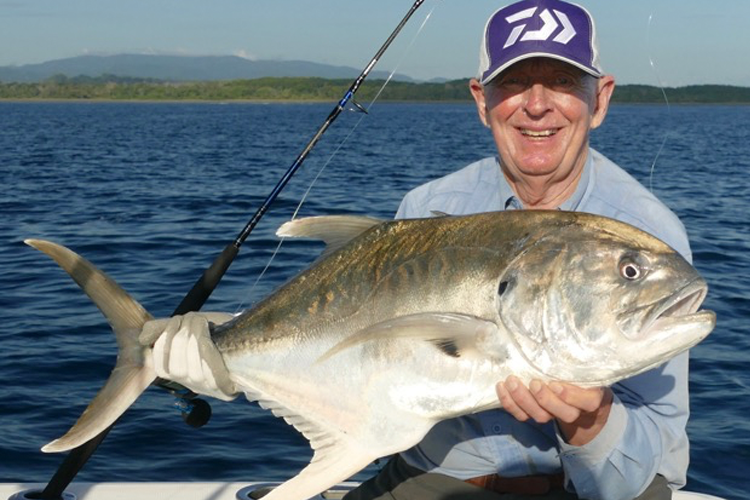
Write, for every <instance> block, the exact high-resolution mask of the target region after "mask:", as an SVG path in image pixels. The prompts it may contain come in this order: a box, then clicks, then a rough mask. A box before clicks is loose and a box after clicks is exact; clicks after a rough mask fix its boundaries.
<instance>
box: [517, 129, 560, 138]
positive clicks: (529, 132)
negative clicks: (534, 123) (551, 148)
mask: <svg viewBox="0 0 750 500" xmlns="http://www.w3.org/2000/svg"><path fill="white" fill-rule="evenodd" d="M521 133H522V134H523V135H527V136H529V137H550V136H553V135H555V134H556V133H557V129H549V130H539V131H536V130H528V129H525V128H524V129H521Z"/></svg>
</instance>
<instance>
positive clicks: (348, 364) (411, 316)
mask: <svg viewBox="0 0 750 500" xmlns="http://www.w3.org/2000/svg"><path fill="white" fill-rule="evenodd" d="M278 234H279V235H282V236H304V237H311V238H320V239H323V240H325V241H326V242H327V243H328V248H327V250H326V252H325V253H324V254H323V255H322V256H321V258H320V259H319V260H318V261H317V262H316V263H314V264H313V265H312V266H311V267H309V268H308V269H307V270H305V271H303V272H302V273H300V274H299V275H298V276H296V277H295V278H293V279H292V280H291V281H289V282H288V283H286V284H285V285H284V286H282V287H281V288H280V289H278V290H277V291H276V292H274V293H273V294H271V295H270V296H268V297H267V298H266V299H264V300H263V301H261V302H259V303H258V304H257V305H255V306H254V307H252V308H251V309H249V310H247V311H246V312H244V313H243V314H242V315H240V316H238V317H237V318H235V319H233V320H231V321H229V322H228V323H224V324H221V325H219V326H215V327H214V328H213V330H212V333H211V339H212V340H213V342H214V344H215V345H216V347H217V348H218V350H219V352H220V353H221V357H222V359H223V361H224V363H225V365H226V367H227V369H228V371H229V373H230V376H231V379H232V381H233V383H234V384H235V385H236V387H237V388H239V389H241V390H242V391H245V393H246V394H247V396H248V398H249V399H251V400H257V401H259V402H260V403H261V405H262V406H264V407H265V408H268V409H270V410H271V411H273V413H274V414H275V415H277V416H279V417H283V418H284V419H285V420H286V421H287V422H288V423H290V424H291V425H293V426H294V427H295V428H296V429H297V430H298V431H299V432H301V433H302V434H303V435H304V436H305V437H306V438H307V439H308V440H309V441H310V445H311V447H312V448H313V449H314V450H315V452H314V456H313V459H312V461H311V463H310V464H309V465H308V466H307V467H306V468H305V469H304V470H303V471H302V472H300V473H299V474H298V475H297V476H295V477H294V478H292V479H290V480H289V481H287V482H286V483H284V484H283V485H281V486H280V487H279V488H277V489H276V490H274V491H273V492H272V493H271V494H269V495H268V496H267V497H266V498H268V499H277V498H278V499H282V498H283V499H286V500H295V499H298V500H302V499H305V498H308V497H310V496H313V495H315V494H317V493H319V492H321V491H324V490H325V489H326V488H328V487H330V486H332V485H334V484H336V483H338V482H340V481H342V480H345V479H346V478H348V477H349V476H351V475H352V474H354V473H356V472H357V471H359V470H360V469H362V468H364V467H365V466H366V465H367V464H369V463H370V462H372V461H373V460H375V459H377V458H379V457H382V456H386V455H390V454H393V453H396V452H399V451H402V450H404V449H407V448H409V447H410V446H412V445H414V444H416V443H417V442H419V441H420V440H421V439H422V437H423V436H424V435H425V434H426V433H427V431H428V430H429V429H430V428H431V427H432V426H433V425H434V424H435V423H436V422H438V421H440V420H443V419H446V418H450V417H455V416H458V415H462V414H468V413H472V412H477V411H481V410H487V409H491V408H497V407H498V406H499V401H498V398H497V396H496V394H495V383H496V382H498V381H499V380H502V379H505V378H506V377H507V376H509V375H511V374H513V375H516V376H518V377H519V378H520V379H522V380H523V381H526V382H528V381H530V380H531V379H533V378H538V379H542V380H546V381H553V380H558V381H565V382H570V383H574V384H577V385H580V386H601V385H610V384H612V383H614V382H616V381H618V380H621V379H623V378H626V377H630V376H633V375H636V374H638V373H641V372H643V371H646V370H648V369H650V368H653V367H656V366H658V365H660V364H662V363H664V362H665V361H667V360H668V359H670V358H671V357H673V356H675V355H677V354H679V353H681V352H683V351H685V350H687V349H688V348H690V347H692V346H694V345H695V344H697V343H698V342H699V341H701V340H702V339H703V338H704V337H706V335H708V333H709V332H710V331H711V330H712V329H713V327H714V325H715V315H714V313H713V312H711V311H700V312H698V308H699V306H700V304H701V303H702V301H703V299H704V297H705V296H706V291H707V287H706V283H705V282H704V281H703V280H702V279H701V277H700V276H699V275H698V273H697V272H696V271H695V269H694V268H693V267H692V266H691V265H690V264H689V263H688V262H686V261H685V260H684V259H683V258H682V257H681V256H680V255H679V254H678V253H677V252H675V251H674V250H673V249H671V248H670V247H669V246H667V245H666V244H664V243H663V242H661V241H660V240H658V239H656V238H654V237H652V236H650V235H648V234H646V233H644V232H643V231H640V230H638V229H636V228H634V227H632V226H629V225H627V224H624V223H621V222H617V221H614V220H611V219H607V218H603V217H599V216H594V215H588V214H582V213H568V212H559V211H555V212H504V213H487V214H479V215H471V216H461V217H450V216H445V217H436V218H431V219H418V220H398V221H388V222H382V221H378V220H374V219H369V218H365V217H336V216H333V217H312V218H306V219H300V220H295V221H292V222H288V223H286V224H284V225H283V226H282V227H281V229H280V230H279V232H278ZM27 243H29V244H30V245H32V246H34V247H35V248H37V249H39V250H41V251H43V252H45V253H47V254H48V255H50V256H51V257H52V258H53V259H55V260H56V261H57V262H58V263H59V264H60V265H61V266H62V267H63V268H64V269H65V270H66V271H68V273H70V275H71V276H72V277H73V279H74V280H75V281H76V282H77V283H78V284H79V285H80V286H81V287H82V288H83V289H84V291H85V292H86V293H87V294H88V295H89V296H90V297H91V298H92V299H93V300H94V302H95V303H96V304H97V306H98V307H99V308H100V309H101V310H102V312H103V313H104V314H105V315H106V316H107V318H108V320H109V321H110V323H111V324H112V327H113V329H114V330H115V333H116V336H117V339H118V344H119V346H120V355H119V357H118V363H117V366H116V368H115V370H114V372H113V374H112V376H111V377H110V380H109V381H108V382H107V384H106V385H105V387H104V388H103V389H102V391H101V392H100V393H99V394H98V395H97V397H96V398H95V399H94V401H93V402H92V403H91V405H89V407H88V408H87V410H86V411H85V412H84V414H83V415H82V417H81V418H80V419H79V421H78V422H77V423H76V425H74V426H73V428H72V429H71V430H70V431H69V432H68V434H66V435H65V436H63V437H62V438H60V439H58V440H56V441H53V442H52V443H50V444H49V445H47V446H46V447H45V448H44V450H45V451H64V450H67V449H71V448H74V447H76V446H79V445H81V444H82V443H84V442H86V441H87V440H89V439H91V438H92V437H94V436H95V435H96V434H98V433H99V432H100V431H102V430H103V429H104V428H106V427H107V426H108V425H109V424H111V423H112V422H113V421H114V420H115V419H116V418H117V417H118V416H119V415H120V414H121V413H122V412H124V411H125V410H126V409H127V407H128V406H130V404H131V403H132V402H133V401H134V400H135V399H136V398H137V397H138V395H139V394H140V393H141V392H142V391H143V390H145V389H146V387H147V386H148V385H149V384H150V383H151V382H152V381H153V379H154V377H155V374H154V371H153V368H152V359H151V357H152V356H151V350H150V347H148V346H142V345H141V344H140V343H139V341H138V335H139V334H140V331H141V328H142V326H143V324H144V323H145V322H147V321H148V320H150V319H151V316H150V315H149V314H148V313H147V312H146V311H145V309H143V308H142V307H141V306H140V305H139V304H138V303H137V302H135V301H134V300H133V299H132V298H130V297H129V296H128V295H127V294H126V293H125V292H124V291H123V290H122V289H121V288H120V287H118V286H117V285H116V284H115V283H114V282H113V281H112V280H111V279H109V278H107V277H106V276H105V275H104V274H103V273H101V271H99V270H97V269H96V268H94V267H93V266H92V265H91V264H90V263H88V262H87V261H86V260H84V259H83V258H82V257H80V256H78V255H77V254H75V253H73V252H72V251H70V250H68V249H66V248H64V247H60V246H58V245H55V244H53V243H49V242H44V241H40V240H29V241H27Z"/></svg>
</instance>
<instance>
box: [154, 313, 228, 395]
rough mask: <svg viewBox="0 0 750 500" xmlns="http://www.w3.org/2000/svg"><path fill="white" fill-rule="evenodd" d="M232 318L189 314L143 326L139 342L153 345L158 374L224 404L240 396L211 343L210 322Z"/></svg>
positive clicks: (216, 314) (215, 314)
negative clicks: (221, 400)
mask: <svg viewBox="0 0 750 500" xmlns="http://www.w3.org/2000/svg"><path fill="white" fill-rule="evenodd" d="M230 319H232V316H231V315H230V314H224V313H188V314H186V315H184V316H173V317H171V318H168V319H155V320H152V321H149V322H147V323H146V324H145V325H143V330H142V331H141V335H140V337H139V341H140V343H141V345H143V346H150V345H153V351H152V355H153V363H154V370H155V371H156V374H157V375H158V376H159V377H161V378H163V379H167V380H171V381H174V382H177V383H178V384H181V385H183V386H185V387H187V388H188V389H190V390H191V391H193V392H195V393H198V394H204V395H206V396H211V397H214V398H218V399H223V400H224V401H231V400H232V399H234V398H235V397H237V394H238V391H237V389H236V388H235V386H234V383H233V382H232V381H231V379H230V377H229V372H228V371H227V367H226V365H225V364H224V360H223V359H222V357H221V353H220V352H219V350H218V349H217V348H216V345H215V344H214V343H213V341H212V340H211V331H210V323H214V324H220V323H224V322H226V321H228V320H230Z"/></svg>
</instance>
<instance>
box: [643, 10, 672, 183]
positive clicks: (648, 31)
mask: <svg viewBox="0 0 750 500" xmlns="http://www.w3.org/2000/svg"><path fill="white" fill-rule="evenodd" d="M653 19H654V13H653V12H652V13H651V14H649V16H648V25H647V27H646V48H647V50H648V62H649V64H650V65H651V70H652V71H653V72H654V75H655V76H656V82H657V84H658V85H659V89H660V90H661V93H662V96H664V102H665V103H666V104H667V122H668V123H669V122H670V121H671V118H672V107H671V106H670V104H669V99H668V98H667V92H666V90H665V89H664V85H663V84H662V81H661V78H660V76H659V70H657V69H656V64H655V63H654V58H653V57H652V53H651V25H652V22H653ZM668 138H669V129H668V128H667V129H665V132H664V137H663V138H662V141H661V145H660V146H659V149H658V150H657V152H656V156H655V157H654V161H653V162H651V169H650V171H649V176H648V190H649V191H651V192H652V193H653V192H654V171H655V170H656V162H657V160H658V159H659V157H660V156H661V153H662V151H664V146H665V145H666V144H667V139H668Z"/></svg>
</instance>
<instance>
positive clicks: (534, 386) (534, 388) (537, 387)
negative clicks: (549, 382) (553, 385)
mask: <svg viewBox="0 0 750 500" xmlns="http://www.w3.org/2000/svg"><path fill="white" fill-rule="evenodd" d="M529 389H530V390H531V392H533V393H534V394H536V393H538V392H539V391H541V390H542V383H541V382H539V381H538V380H532V381H531V383H530V384H529Z"/></svg>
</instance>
